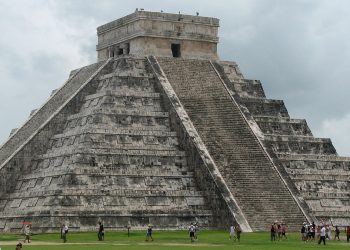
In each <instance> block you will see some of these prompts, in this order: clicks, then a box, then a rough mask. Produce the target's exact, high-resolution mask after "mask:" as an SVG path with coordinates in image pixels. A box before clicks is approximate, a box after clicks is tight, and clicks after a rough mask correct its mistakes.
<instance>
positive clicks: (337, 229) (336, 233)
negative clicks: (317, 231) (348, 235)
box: [334, 226, 340, 240]
mask: <svg viewBox="0 0 350 250" xmlns="http://www.w3.org/2000/svg"><path fill="white" fill-rule="evenodd" d="M334 232H335V235H334V240H335V239H336V238H338V240H340V238H339V235H340V230H339V227H338V226H335V230H334Z"/></svg>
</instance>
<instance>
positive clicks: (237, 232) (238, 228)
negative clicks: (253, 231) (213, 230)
mask: <svg viewBox="0 0 350 250" xmlns="http://www.w3.org/2000/svg"><path fill="white" fill-rule="evenodd" d="M241 233H242V229H241V227H240V226H239V225H237V226H236V234H237V240H238V243H239V242H241Z"/></svg>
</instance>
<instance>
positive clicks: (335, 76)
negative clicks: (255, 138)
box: [0, 0, 350, 156]
mask: <svg viewBox="0 0 350 250" xmlns="http://www.w3.org/2000/svg"><path fill="white" fill-rule="evenodd" d="M136 8H144V9H145V10H148V11H161V10H163V11H164V12H170V13H178V12H179V11H180V12H181V13H184V14H193V15H195V13H196V12H199V14H200V15H201V16H211V17H217V18H219V19H220V29H219V37H220V42H219V44H218V52H219V56H220V58H221V59H222V60H229V61H235V62H237V63H238V65H239V66H240V69H241V71H242V72H243V74H244V76H245V78H248V79H258V80H261V82H262V84H263V87H264V90H265V94H266V95H267V97H268V98H271V99H281V100H283V101H284V102H285V105H286V107H287V109H288V111H289V114H290V116H291V117H292V118H303V119H306V121H307V122H308V125H309V127H310V128H311V130H312V132H313V134H314V136H315V137H325V138H331V139H332V142H333V144H334V146H335V148H336V149H337V152H338V154H339V155H342V156H350V143H349V142H350V133H349V131H350V109H349V105H348V100H349V97H350V94H349V93H350V42H349V41H350V32H349V27H350V15H349V13H348V12H349V10H350V1H347V0H284V1H280V0H264V1H262V0H244V1H243V0H216V1H206V0H176V1H170V0H168V1H166V0H147V1H146V0H128V1H125V0H124V1H120V0H74V1H72V0H69V1H68V0H56V1H53V0H26V1H20V0H11V1H10V0H0V33H1V36H0V144H1V143H3V142H5V141H6V140H7V138H8V136H9V134H10V131H11V129H12V128H17V127H20V126H21V125H22V124H23V123H24V122H25V121H26V119H27V118H28V116H29V114H30V111H31V110H33V109H36V108H38V107H40V106H41V105H42V104H43V103H44V102H45V101H46V100H47V99H48V98H49V96H50V93H51V91H52V90H54V89H57V88H59V87H60V86H61V85H62V84H63V83H64V82H65V80H66V79H67V78H68V75H69V72H70V71H71V70H72V69H75V68H79V67H82V66H85V65H88V64H91V63H94V62H95V61H96V52H95V46H96V44H97V36H96V27H97V26H99V25H102V24H104V23H106V22H109V21H112V20H115V19H118V18H120V17H123V16H125V15H127V14H130V13H132V12H134V11H135V9H136Z"/></svg>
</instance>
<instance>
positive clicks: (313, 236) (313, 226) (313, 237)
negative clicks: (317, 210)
mask: <svg viewBox="0 0 350 250" xmlns="http://www.w3.org/2000/svg"><path fill="white" fill-rule="evenodd" d="M311 225H312V228H313V229H314V230H313V234H312V236H311V237H312V239H313V240H315V232H316V225H315V222H312V224H311Z"/></svg>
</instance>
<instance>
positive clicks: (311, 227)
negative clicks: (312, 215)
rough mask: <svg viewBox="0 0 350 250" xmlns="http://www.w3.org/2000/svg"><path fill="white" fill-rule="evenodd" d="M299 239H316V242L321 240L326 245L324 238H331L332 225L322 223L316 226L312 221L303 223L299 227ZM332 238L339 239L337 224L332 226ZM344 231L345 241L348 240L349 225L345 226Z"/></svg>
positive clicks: (349, 234) (319, 242)
mask: <svg viewBox="0 0 350 250" xmlns="http://www.w3.org/2000/svg"><path fill="white" fill-rule="evenodd" d="M300 232H301V239H302V240H303V241H304V242H305V243H306V242H308V241H315V239H317V241H318V244H321V243H322V242H323V244H324V245H326V240H331V239H332V226H331V225H327V224H324V223H322V224H321V225H318V226H316V225H315V223H314V222H312V223H311V224H307V223H306V222H304V223H303V226H302V227H301V230H300ZM334 233H335V235H334V240H340V237H339V236H340V229H339V227H338V226H335V228H334ZM345 233H346V236H347V241H348V242H349V240H350V226H348V227H346V229H345Z"/></svg>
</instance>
